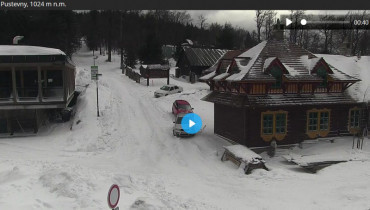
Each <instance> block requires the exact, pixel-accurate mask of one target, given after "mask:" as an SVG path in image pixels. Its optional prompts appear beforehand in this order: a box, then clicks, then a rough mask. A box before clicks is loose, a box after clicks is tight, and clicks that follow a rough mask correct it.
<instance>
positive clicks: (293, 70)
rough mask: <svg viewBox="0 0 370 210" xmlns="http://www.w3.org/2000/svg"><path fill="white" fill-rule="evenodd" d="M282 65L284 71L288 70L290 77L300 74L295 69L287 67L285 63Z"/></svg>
mask: <svg viewBox="0 0 370 210" xmlns="http://www.w3.org/2000/svg"><path fill="white" fill-rule="evenodd" d="M282 64H283V66H284V67H285V68H286V70H288V72H289V74H290V75H292V76H297V75H300V73H299V72H298V71H297V70H296V69H295V68H293V67H290V66H288V64H286V63H282Z"/></svg>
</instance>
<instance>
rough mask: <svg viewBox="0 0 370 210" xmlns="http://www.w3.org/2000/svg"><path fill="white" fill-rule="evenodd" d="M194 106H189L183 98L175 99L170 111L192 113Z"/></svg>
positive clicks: (176, 113)
mask: <svg viewBox="0 0 370 210" xmlns="http://www.w3.org/2000/svg"><path fill="white" fill-rule="evenodd" d="M193 109H194V108H191V106H190V104H189V102H187V101H185V100H176V101H175V102H173V104H172V113H173V114H174V115H178V114H179V113H192V112H193Z"/></svg>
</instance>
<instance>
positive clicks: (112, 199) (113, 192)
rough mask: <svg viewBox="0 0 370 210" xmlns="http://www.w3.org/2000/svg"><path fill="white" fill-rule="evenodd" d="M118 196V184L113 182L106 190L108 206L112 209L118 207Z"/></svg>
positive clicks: (117, 209) (115, 209) (114, 209)
mask: <svg viewBox="0 0 370 210" xmlns="http://www.w3.org/2000/svg"><path fill="white" fill-rule="evenodd" d="M119 196H120V191H119V187H118V185H116V184H113V185H112V186H111V187H110V188H109V191H108V197H107V201H108V206H109V208H111V209H113V210H119V207H117V205H118V201H119ZM116 207H117V208H116Z"/></svg>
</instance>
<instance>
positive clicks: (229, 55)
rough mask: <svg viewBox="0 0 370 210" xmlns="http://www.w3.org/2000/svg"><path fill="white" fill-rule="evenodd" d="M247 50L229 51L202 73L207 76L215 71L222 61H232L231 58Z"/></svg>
mask: <svg viewBox="0 0 370 210" xmlns="http://www.w3.org/2000/svg"><path fill="white" fill-rule="evenodd" d="M245 51H247V50H230V51H227V52H226V53H225V54H224V55H223V56H222V57H221V58H220V59H219V60H218V61H217V62H216V63H215V64H213V65H212V66H211V67H209V68H208V69H206V70H204V73H205V74H208V73H210V72H214V71H216V69H217V67H218V65H219V63H220V62H221V61H222V60H232V59H233V58H235V57H237V56H239V55H240V54H242V53H243V52H245Z"/></svg>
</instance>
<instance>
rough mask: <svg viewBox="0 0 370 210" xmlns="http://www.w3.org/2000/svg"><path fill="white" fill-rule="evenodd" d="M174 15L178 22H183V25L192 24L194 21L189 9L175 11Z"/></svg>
mask: <svg viewBox="0 0 370 210" xmlns="http://www.w3.org/2000/svg"><path fill="white" fill-rule="evenodd" d="M173 16H174V17H173V18H174V21H175V22H176V23H181V24H183V25H187V24H190V23H191V21H192V19H191V16H190V14H189V13H187V11H174V14H173Z"/></svg>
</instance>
